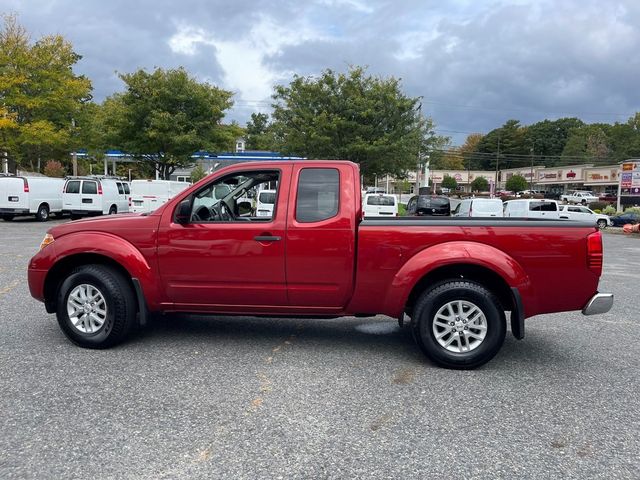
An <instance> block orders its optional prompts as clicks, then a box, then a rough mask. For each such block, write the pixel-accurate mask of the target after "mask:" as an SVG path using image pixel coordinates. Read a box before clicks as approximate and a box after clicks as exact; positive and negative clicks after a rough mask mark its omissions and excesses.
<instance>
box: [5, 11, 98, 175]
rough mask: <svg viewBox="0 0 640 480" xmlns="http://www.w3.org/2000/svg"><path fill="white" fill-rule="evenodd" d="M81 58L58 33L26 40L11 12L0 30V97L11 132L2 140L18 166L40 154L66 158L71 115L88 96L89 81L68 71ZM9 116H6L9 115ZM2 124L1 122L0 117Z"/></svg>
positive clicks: (71, 145) (70, 141)
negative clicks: (34, 40)
mask: <svg viewBox="0 0 640 480" xmlns="http://www.w3.org/2000/svg"><path fill="white" fill-rule="evenodd" d="M81 58H82V57H81V56H80V55H78V54H77V53H75V52H74V51H73V47H72V45H71V44H70V43H69V42H68V41H66V40H65V39H64V38H63V37H62V36H60V35H50V36H45V37H42V38H40V39H39V40H37V41H36V42H35V43H32V42H31V39H30V38H29V35H28V33H27V31H26V30H25V29H24V27H22V26H21V25H20V24H19V23H18V21H17V19H16V17H15V16H14V15H5V16H4V24H3V27H2V29H1V30H0V99H1V100H2V109H3V111H2V112H0V114H1V115H2V116H3V117H4V119H5V120H7V119H9V118H10V119H11V122H13V125H11V126H9V127H8V128H10V129H11V134H10V135H9V134H7V127H6V126H4V127H0V130H1V133H2V143H3V148H4V150H5V151H7V152H8V154H9V157H10V159H11V160H12V161H13V162H15V163H17V164H18V165H23V164H24V163H25V162H28V163H29V165H30V166H31V168H32V169H33V168H34V162H35V161H36V160H39V159H40V158H43V157H48V158H58V159H66V158H68V154H69V151H70V150H71V149H73V148H74V147H75V143H74V138H75V137H74V127H73V121H74V118H75V117H76V116H77V115H78V114H79V112H80V110H81V109H82V106H83V105H84V104H85V103H86V102H88V101H89V100H90V99H91V82H90V81H89V80H88V79H87V78H86V77H84V76H82V75H75V74H74V73H73V66H74V65H75V64H76V63H77V62H78V61H79V60H80V59H81ZM9 116H10V117H9ZM3 123H4V122H3Z"/></svg>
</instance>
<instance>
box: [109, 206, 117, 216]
mask: <svg viewBox="0 0 640 480" xmlns="http://www.w3.org/2000/svg"><path fill="white" fill-rule="evenodd" d="M116 213H118V207H116V206H115V205H111V208H110V209H109V215H115V214H116Z"/></svg>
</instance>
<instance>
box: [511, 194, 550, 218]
mask: <svg viewBox="0 0 640 480" xmlns="http://www.w3.org/2000/svg"><path fill="white" fill-rule="evenodd" d="M503 213H504V216H505V217H522V218H549V219H554V220H558V219H559V218H560V214H559V211H558V202H556V201H555V200H547V199H546V198H539V199H533V198H526V199H522V200H507V201H506V202H504V208H503Z"/></svg>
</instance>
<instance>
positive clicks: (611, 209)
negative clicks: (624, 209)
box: [602, 205, 616, 216]
mask: <svg viewBox="0 0 640 480" xmlns="http://www.w3.org/2000/svg"><path fill="white" fill-rule="evenodd" d="M602 213H604V214H605V215H609V216H611V215H615V214H616V207H614V206H613V205H607V206H606V208H605V209H604V210H603V211H602Z"/></svg>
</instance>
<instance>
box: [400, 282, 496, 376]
mask: <svg viewBox="0 0 640 480" xmlns="http://www.w3.org/2000/svg"><path fill="white" fill-rule="evenodd" d="M460 305H462V306H463V311H462V313H463V315H461V316H460V315H458V316H456V314H459V313H460V312H459V306H460ZM474 307H475V309H477V310H478V311H479V312H480V313H474V312H476V310H475V309H474ZM465 315H470V320H469V319H467V318H466V317H465ZM449 316H450V317H451V319H450V320H451V321H452V322H455V323H456V324H455V325H454V326H451V325H450V323H451V322H450V321H445V320H444V318H446V317H449ZM413 319H414V321H413V322H412V328H413V336H414V338H415V340H416V342H417V343H418V346H419V347H420V349H421V350H422V351H423V352H424V354H425V355H426V356H427V357H428V358H429V359H430V360H431V361H432V362H434V363H435V364H437V365H439V366H441V367H445V368H453V369H472V368H476V367H479V366H481V365H484V364H485V363H487V362H488V361H489V360H491V359H492V358H493V357H494V356H495V355H496V353H498V351H499V350H500V348H501V347H502V344H503V342H504V337H505V333H506V321H505V315H504V311H503V310H502V308H501V307H500V302H499V301H498V299H497V298H496V296H495V295H494V294H493V293H491V292H490V291H489V290H487V289H486V288H485V287H483V286H482V285H480V284H479V283H476V282H472V281H468V280H454V279H451V280H445V281H443V282H440V283H438V284H436V285H435V286H433V287H432V288H430V289H429V290H427V291H425V292H424V293H423V294H422V295H421V296H420V298H419V299H418V301H417V303H416V305H415V308H414V315H413ZM436 320H438V322H437V323H436ZM463 322H466V323H463ZM474 327H476V328H474ZM481 327H484V330H483V329H481ZM447 331H448V332H449V333H447ZM483 331H484V337H483V338H482V339H479V338H478V337H482V335H483ZM465 332H466V333H465ZM461 334H462V335H461ZM436 335H439V337H440V339H437V338H436ZM470 337H471V338H470ZM440 342H442V343H445V344H446V343H447V342H448V343H449V345H448V346H445V345H443V344H442V343H440ZM465 344H466V349H467V351H464V350H465Z"/></svg>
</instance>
